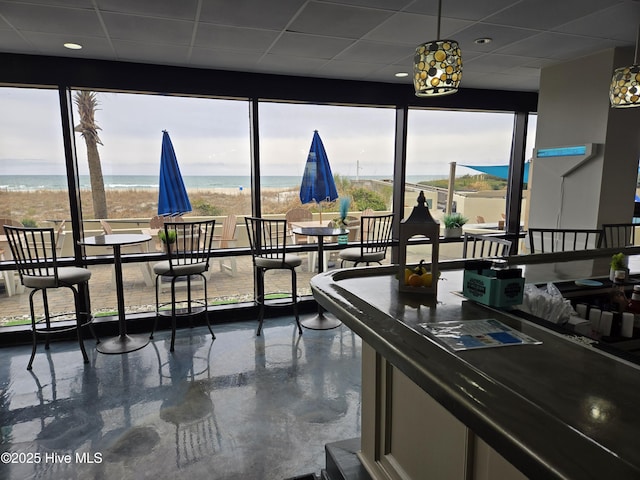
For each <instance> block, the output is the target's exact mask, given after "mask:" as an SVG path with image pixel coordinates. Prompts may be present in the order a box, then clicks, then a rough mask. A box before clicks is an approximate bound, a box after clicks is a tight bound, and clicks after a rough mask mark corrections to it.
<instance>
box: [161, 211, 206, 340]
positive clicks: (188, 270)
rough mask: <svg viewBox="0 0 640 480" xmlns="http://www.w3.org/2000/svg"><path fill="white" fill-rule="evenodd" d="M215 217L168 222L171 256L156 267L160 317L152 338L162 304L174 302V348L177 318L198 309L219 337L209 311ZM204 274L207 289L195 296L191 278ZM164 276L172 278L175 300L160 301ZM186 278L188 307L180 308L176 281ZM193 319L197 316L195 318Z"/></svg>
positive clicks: (172, 309)
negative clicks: (196, 297) (210, 270)
mask: <svg viewBox="0 0 640 480" xmlns="http://www.w3.org/2000/svg"><path fill="white" fill-rule="evenodd" d="M215 224H216V221H215V220H206V221H202V222H165V223H164V237H165V240H163V242H164V245H165V246H166V252H167V260H164V261H161V262H158V263H156V264H155V265H154V266H153V271H154V273H155V274H156V319H155V322H154V326H153V330H152V331H151V338H153V334H154V332H155V330H156V327H157V326H158V317H159V316H160V315H161V314H162V312H163V311H162V307H164V306H166V305H169V304H170V305H171V348H170V351H171V352H173V350H174V344H175V340H176V321H177V317H179V316H189V317H192V316H193V315H195V314H197V313H202V312H204V318H205V320H206V321H207V327H209V332H211V337H212V338H213V339H215V338H216V336H215V334H214V333H213V330H212V329H211V323H209V315H208V313H207V305H208V302H207V277H206V276H205V273H206V272H207V271H208V270H209V256H210V254H211V248H212V241H213V229H214V227H215ZM196 276H197V277H200V278H201V279H202V285H203V290H204V299H203V300H198V299H193V297H192V292H191V282H192V278H193V277H196ZM162 278H169V279H170V280H171V301H170V302H165V303H160V282H161V281H162ZM178 280H185V281H186V286H187V299H186V301H185V300H181V302H186V307H184V308H180V309H178V308H177V306H176V303H177V302H176V282H177V281H178ZM191 320H193V319H192V318H191Z"/></svg>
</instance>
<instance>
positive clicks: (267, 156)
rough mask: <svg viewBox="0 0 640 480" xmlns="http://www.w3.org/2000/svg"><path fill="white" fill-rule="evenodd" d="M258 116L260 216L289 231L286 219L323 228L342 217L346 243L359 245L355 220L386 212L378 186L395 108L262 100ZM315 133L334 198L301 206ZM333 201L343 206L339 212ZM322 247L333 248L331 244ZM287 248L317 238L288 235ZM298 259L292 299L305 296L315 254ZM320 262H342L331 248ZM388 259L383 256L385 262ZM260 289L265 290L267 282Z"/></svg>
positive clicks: (384, 192) (387, 193) (385, 190)
mask: <svg viewBox="0 0 640 480" xmlns="http://www.w3.org/2000/svg"><path fill="white" fill-rule="evenodd" d="M259 118H260V162H261V164H260V172H261V178H260V180H261V203H262V212H261V214H262V215H263V216H274V217H279V218H285V217H286V218H287V219H288V220H289V222H290V223H289V224H288V225H289V226H291V225H292V223H291V222H293V221H294V220H297V221H314V222H318V224H319V225H323V226H326V225H328V223H329V222H332V221H333V222H338V221H340V220H341V217H342V216H345V220H346V223H347V224H349V225H350V224H354V225H357V226H356V227H350V230H351V232H350V236H349V238H348V240H350V241H352V242H355V241H357V240H358V239H359V227H360V221H359V217H360V215H362V213H363V212H364V211H365V210H368V209H370V210H372V211H375V212H379V213H383V212H390V211H392V208H393V206H392V204H391V199H392V190H393V184H392V183H391V182H389V181H385V180H391V179H392V177H393V155H394V142H395V110H393V109H390V108H372V107H350V106H328V105H307V104H290V103H267V102H262V103H260V105H259ZM315 130H317V131H318V134H319V136H320V139H321V141H322V144H323V146H324V149H325V151H326V154H327V158H328V161H329V164H330V167H331V172H332V175H333V178H334V180H335V183H336V188H337V192H338V195H339V199H338V200H336V201H332V202H326V201H323V202H321V203H320V204H317V203H315V202H312V203H309V204H305V205H302V203H301V201H300V185H301V182H302V177H303V173H304V170H305V165H306V163H307V157H308V156H309V152H310V149H311V144H312V140H313V135H314V131H315ZM343 199H347V200H343ZM341 201H348V208H346V207H345V211H344V212H343V213H342V214H341V213H340V204H341ZM323 241H324V242H325V243H337V242H338V239H337V238H333V237H327V238H325V239H323ZM287 243H288V244H292V243H296V244H299V243H303V244H317V239H316V238H314V237H306V236H296V235H295V234H294V233H293V232H291V231H290V232H289V235H288V236H287ZM300 256H301V257H302V258H303V265H302V268H301V269H299V270H300V271H299V273H298V287H299V288H298V293H299V294H310V293H311V291H310V287H309V283H308V279H309V278H311V277H312V276H313V275H314V274H315V268H316V265H317V254H316V252H313V251H309V252H303V253H300ZM324 256H325V258H324V259H323V261H324V263H323V266H325V265H326V267H327V268H333V267H339V266H340V265H341V263H342V261H341V259H340V258H339V256H338V251H337V250H334V251H332V252H325V255H324ZM389 261H390V255H387V258H386V260H385V262H387V263H388V262H389ZM274 275H275V274H274ZM267 285H269V286H271V287H273V286H274V285H275V282H267ZM289 288H290V287H289ZM272 290H273V288H272ZM286 291H287V292H288V290H286Z"/></svg>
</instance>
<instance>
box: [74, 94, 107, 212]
mask: <svg viewBox="0 0 640 480" xmlns="http://www.w3.org/2000/svg"><path fill="white" fill-rule="evenodd" d="M73 100H74V102H75V104H76V105H77V107H78V115H79V116H80V123H79V124H78V125H76V127H75V131H76V132H80V134H81V135H82V136H83V137H84V142H85V144H86V145H87V162H88V163H89V178H90V180H91V198H92V199H93V214H94V218H107V196H106V194H105V191H104V178H103V177H102V165H101V163H100V152H98V144H100V145H102V141H101V140H100V137H99V136H98V130H101V128H100V127H99V126H98V125H96V121H95V113H96V110H97V106H98V98H97V97H96V94H95V93H94V92H89V91H86V90H81V91H79V92H76V94H75V95H74V97H73Z"/></svg>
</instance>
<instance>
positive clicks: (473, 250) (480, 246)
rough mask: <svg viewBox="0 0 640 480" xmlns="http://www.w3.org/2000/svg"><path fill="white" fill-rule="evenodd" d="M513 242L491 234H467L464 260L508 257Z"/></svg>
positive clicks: (464, 244)
mask: <svg viewBox="0 0 640 480" xmlns="http://www.w3.org/2000/svg"><path fill="white" fill-rule="evenodd" d="M511 243H512V242H511V240H506V239H504V238H499V237H496V236H493V235H491V234H480V233H465V234H464V243H463V245H462V257H463V258H486V257H506V256H508V255H509V254H510V252H511Z"/></svg>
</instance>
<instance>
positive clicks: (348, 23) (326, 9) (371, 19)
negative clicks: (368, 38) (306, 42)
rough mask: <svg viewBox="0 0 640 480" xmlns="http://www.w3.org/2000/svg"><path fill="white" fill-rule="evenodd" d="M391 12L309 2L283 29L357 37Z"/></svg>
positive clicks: (380, 21) (375, 25)
mask: <svg viewBox="0 0 640 480" xmlns="http://www.w3.org/2000/svg"><path fill="white" fill-rule="evenodd" d="M391 15H392V13H391V12H388V11H383V10H374V9H369V8H359V7H351V6H346V5H336V4H325V3H319V2H309V3H308V4H307V6H306V7H305V8H304V9H303V10H302V12H300V14H299V15H298V16H297V17H296V18H295V20H294V21H293V22H292V23H291V24H290V25H289V27H288V28H287V30H288V31H290V32H298V33H313V34H317V35H327V36H333V37H343V38H360V37H361V36H362V35H364V34H366V33H368V32H369V31H370V30H372V29H373V28H375V27H377V26H378V25H380V24H381V23H382V22H383V21H385V20H386V19H387V18H389V17H390V16H391Z"/></svg>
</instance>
